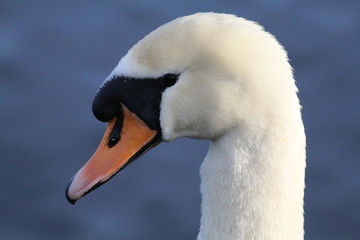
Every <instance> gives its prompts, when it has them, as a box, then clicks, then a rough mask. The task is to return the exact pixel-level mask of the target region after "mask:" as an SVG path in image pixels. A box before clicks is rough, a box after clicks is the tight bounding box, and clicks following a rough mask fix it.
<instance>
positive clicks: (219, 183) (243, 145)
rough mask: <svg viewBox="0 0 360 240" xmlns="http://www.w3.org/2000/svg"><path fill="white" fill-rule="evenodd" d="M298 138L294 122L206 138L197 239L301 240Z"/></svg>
mask: <svg viewBox="0 0 360 240" xmlns="http://www.w3.org/2000/svg"><path fill="white" fill-rule="evenodd" d="M290 131H291V133H292V134H289V132H290ZM249 132H251V131H249ZM304 139H305V137H304V133H303V129H302V124H299V127H297V128H294V127H293V126H289V128H288V129H285V128H283V129H282V130H281V131H280V130H278V131H277V132H276V133H275V132H272V131H264V132H263V133H261V134H259V133H257V134H248V133H245V132H244V131H240V130H238V131H233V132H231V133H229V134H227V135H226V136H223V137H221V138H219V139H217V140H214V141H212V142H211V144H210V148H209V151H208V153H207V156H206V158H205V160H204V162H203V164H202V166H201V171H200V175H201V193H202V206H201V210H202V217H201V226H200V233H199V235H198V240H215V239H229V240H232V239H246V240H249V239H274V240H275V239H276V240H285V239H293V240H294V239H298V240H300V239H303V235H304V232H303V193H304V169H305V151H304Z"/></svg>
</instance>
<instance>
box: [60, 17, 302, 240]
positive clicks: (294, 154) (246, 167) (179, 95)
mask: <svg viewBox="0 0 360 240" xmlns="http://www.w3.org/2000/svg"><path fill="white" fill-rule="evenodd" d="M297 92H298V89H297V87H296V85H295V80H294V78H293V73H292V68H291V66H290V64H289V61H288V57H287V53H286V51H285V50H284V48H283V47H282V46H281V45H280V44H279V43H278V41H277V40H276V39H275V37H274V36H273V35H271V34H270V33H268V32H266V31H265V30H264V29H263V28H262V27H261V26H260V25H258V24H257V23H255V22H252V21H248V20H246V19H244V18H240V17H237V16H235V15H229V14H218V13H196V14H193V15H190V16H185V17H180V18H177V19H175V20H173V21H171V22H169V23H167V24H165V25H163V26H160V27H159V28H157V29H156V30H154V31H153V32H151V33H150V34H148V35H147V36H146V37H144V38H143V39H142V40H140V41H139V42H138V43H137V44H135V45H134V46H133V47H132V48H131V49H130V50H129V51H128V52H127V54H126V55H125V56H124V57H122V58H121V60H120V62H119V63H118V65H117V66H116V67H115V69H114V70H113V71H112V72H111V74H110V75H109V76H108V77H107V78H106V79H105V81H104V82H103V84H102V85H101V86H100V88H99V89H98V91H97V94H96V96H95V98H94V101H93V105H92V108H93V113H94V115H95V117H96V118H97V119H99V120H100V121H103V122H108V126H107V129H106V131H105V134H104V137H103V138H102V140H101V143H100V145H99V147H98V148H97V150H96V151H95V153H94V155H93V156H92V157H91V158H90V160H89V161H88V162H87V163H86V164H85V165H84V166H83V167H82V168H81V169H80V170H79V171H78V172H77V174H76V175H75V176H74V177H73V178H72V180H71V181H70V183H69V185H68V186H67V189H66V196H67V199H68V200H69V201H70V202H71V203H75V201H76V200H78V199H79V198H81V197H82V196H84V195H85V194H87V193H89V192H90V191H92V190H94V189H95V188H97V187H98V186H100V185H101V184H103V183H105V182H106V181H108V180H109V179H110V178H111V177H113V176H114V175H115V174H116V173H117V172H118V171H120V170H121V169H123V168H124V167H125V166H126V165H128V164H129V163H130V162H131V161H133V160H135V159H136V158H138V157H139V156H140V155H141V154H143V153H145V152H146V151H147V150H149V149H150V148H152V147H154V146H156V145H157V144H159V143H160V142H162V141H165V142H171V141H172V140H174V139H176V138H180V137H190V138H196V139H209V140H210V141H211V143H210V147H209V150H208V152H207V154H206V157H205V159H204V161H203V163H202V165H201V168H200V176H201V186H200V190H201V195H202V203H201V224H200V231H199V234H198V236H197V239H198V240H220V239H225V240H234V239H246V240H249V239H262V240H264V239H272V240H275V239H276V240H285V239H286V240H289V239H292V240H294V239H296V240H298V239H303V237H304V229H303V222H304V217H303V198H304V187H305V183H304V181H305V180H304V179H305V177H304V175H305V165H306V164H305V158H306V156H305V145H306V144H305V133H304V127H303V122H302V118H301V106H300V103H299V99H298V97H297Z"/></svg>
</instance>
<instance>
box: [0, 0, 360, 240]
mask: <svg viewBox="0 0 360 240" xmlns="http://www.w3.org/2000/svg"><path fill="white" fill-rule="evenodd" d="M198 11H215V12H226V13H234V14H236V15H239V16H243V17H245V18H248V19H251V20H254V21H257V22H260V23H261V24H262V25H264V26H265V28H266V29H267V30H268V31H270V32H272V33H273V34H274V35H276V36H277V38H278V39H279V41H280V42H281V43H282V44H283V45H284V46H285V47H286V49H287V50H288V52H289V56H290V59H291V64H292V65H293V67H294V68H295V71H296V72H295V76H296V79H297V81H298V86H299V88H300V98H301V101H302V105H303V106H304V108H303V119H304V122H305V126H306V129H307V136H308V148H307V150H308V160H307V164H308V167H307V180H306V182H307V188H306V197H305V212H306V215H305V229H306V239H309V240H322V239H326V240H343V239H360V81H359V80H360V60H359V56H360V2H359V1H358V0H354V1H325V0H323V1H320V0H318V1H295V0H294V1H285V0H277V1H266V0H257V1H230V0H227V1H220V0H218V1H216V0H212V1H204V0H201V1H192V2H190V1H188V2H186V1H165V0H157V1H139V0H135V1H134V0H131V1H130V0H128V1H20V0H18V1H16V0H2V1H1V2H0V131H1V133H0V154H1V155H0V160H1V161H0V239H1V240H17V239H26V240H33V239H34V240H35V239H36V240H45V239H46V240H48V239H69V240H75V239H76V240H79V239H80V240H81V239H87V240H92V239H101V240H102V239H126V240H127V239H129V240H133V239H135V240H142V239H173V240H180V239H195V238H196V235H197V232H198V228H199V218H200V194H199V183H200V179H199V175H198V171H199V166H200V164H201V162H202V159H203V157H204V155H205V153H206V150H207V146H208V143H207V142H205V141H195V140H190V139H180V140H176V141H175V142H173V143H171V144H168V143H163V144H161V145H160V146H159V147H157V148H156V149H153V150H152V151H150V152H149V153H148V154H146V155H145V156H143V157H142V158H141V159H139V160H137V161H135V162H134V163H133V164H132V165H131V166H130V167H128V168H127V169H125V170H124V171H122V172H121V173H120V174H118V175H117V176H116V177H115V178H114V179H112V181H110V182H108V183H107V184H105V185H104V186H103V187H101V188H100V189H98V190H97V191H95V192H93V193H92V194H90V195H88V196H87V197H85V198H84V199H82V200H81V201H79V202H78V203H77V205H76V206H71V205H70V204H68V202H67V201H66V199H65V197H64V189H65V186H66V184H67V182H68V180H69V179H70V178H71V177H72V176H73V174H74V173H75V172H76V171H77V170H78V169H79V168H80V167H81V166H82V165H83V164H84V163H85V162H86V160H87V159H88V158H89V157H90V155H91V154H92V153H93V151H94V150H95V148H96V146H97V144H98V142H99V140H100V138H101V136H102V134H103V131H104V127H105V125H104V124H102V123H99V122H98V121H97V120H96V119H95V118H94V117H93V116H92V113H91V108H90V106H91V101H92V98H93V96H94V94H95V91H96V89H97V87H98V86H99V84H100V83H101V82H102V81H103V79H104V78H105V77H106V76H107V75H108V73H109V72H110V71H111V70H112V69H113V67H114V66H115V65H116V63H117V61H118V60H119V59H120V57H121V56H122V55H124V54H125V53H126V51H127V50H128V49H129V48H130V47H131V46H132V45H133V44H134V43H135V42H136V41H138V40H139V39H141V38H142V37H143V36H145V35H146V34H147V33H149V32H150V31H151V30H153V29H155V28H156V27H158V26H159V25H161V24H163V23H165V22H167V21H169V20H172V19H173V18H175V17H178V16H182V15H188V14H191V13H194V12H198Z"/></svg>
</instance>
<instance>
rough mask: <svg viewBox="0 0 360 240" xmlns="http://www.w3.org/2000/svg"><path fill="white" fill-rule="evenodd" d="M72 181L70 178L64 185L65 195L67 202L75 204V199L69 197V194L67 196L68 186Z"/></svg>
mask: <svg viewBox="0 0 360 240" xmlns="http://www.w3.org/2000/svg"><path fill="white" fill-rule="evenodd" d="M72 181H73V179H71V180H70V182H69V183H68V185H67V186H66V189H65V196H66V199H67V200H68V202H69V203H71V204H72V205H75V203H76V200H74V199H71V198H70V196H69V188H70V186H71V183H72Z"/></svg>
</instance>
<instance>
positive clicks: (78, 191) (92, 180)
mask: <svg viewBox="0 0 360 240" xmlns="http://www.w3.org/2000/svg"><path fill="white" fill-rule="evenodd" d="M122 111H123V124H122V129H121V132H120V140H119V142H116V143H114V144H111V143H110V142H109V141H111V139H110V136H111V133H112V131H113V130H114V126H115V123H116V120H117V119H116V117H115V118H113V119H112V120H111V121H110V122H109V123H108V127H107V129H106V131H105V134H104V136H103V138H102V140H101V142H100V145H99V146H98V148H97V150H96V151H95V153H94V154H93V155H92V157H91V158H90V159H89V161H88V162H87V163H86V164H85V165H84V166H83V167H82V168H81V169H80V170H79V171H78V172H77V174H76V175H75V176H74V177H73V179H72V181H71V182H70V183H69V185H68V187H67V189H66V197H67V199H68V200H69V202H71V203H73V204H74V203H75V202H76V200H78V199H79V198H81V197H82V196H84V195H85V194H87V193H89V192H91V191H92V190H94V189H95V188H97V187H99V186H100V185H102V184H103V183H105V182H106V181H108V180H109V179H110V178H111V177H113V176H114V175H115V174H116V173H117V172H119V171H120V170H121V169H122V168H124V167H125V166H126V165H127V164H128V163H130V162H131V161H133V160H135V159H136V158H137V157H139V156H140V155H141V154H142V153H144V152H145V151H146V150H149V149H150V148H152V147H154V146H155V145H157V144H158V143H160V141H161V138H160V134H159V133H158V132H157V131H156V130H152V129H150V128H149V127H148V126H147V125H146V124H145V123H144V122H143V121H142V120H141V119H140V118H138V117H137V116H136V115H135V114H134V113H132V112H131V111H130V110H128V109H127V108H126V107H125V106H124V105H122Z"/></svg>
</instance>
